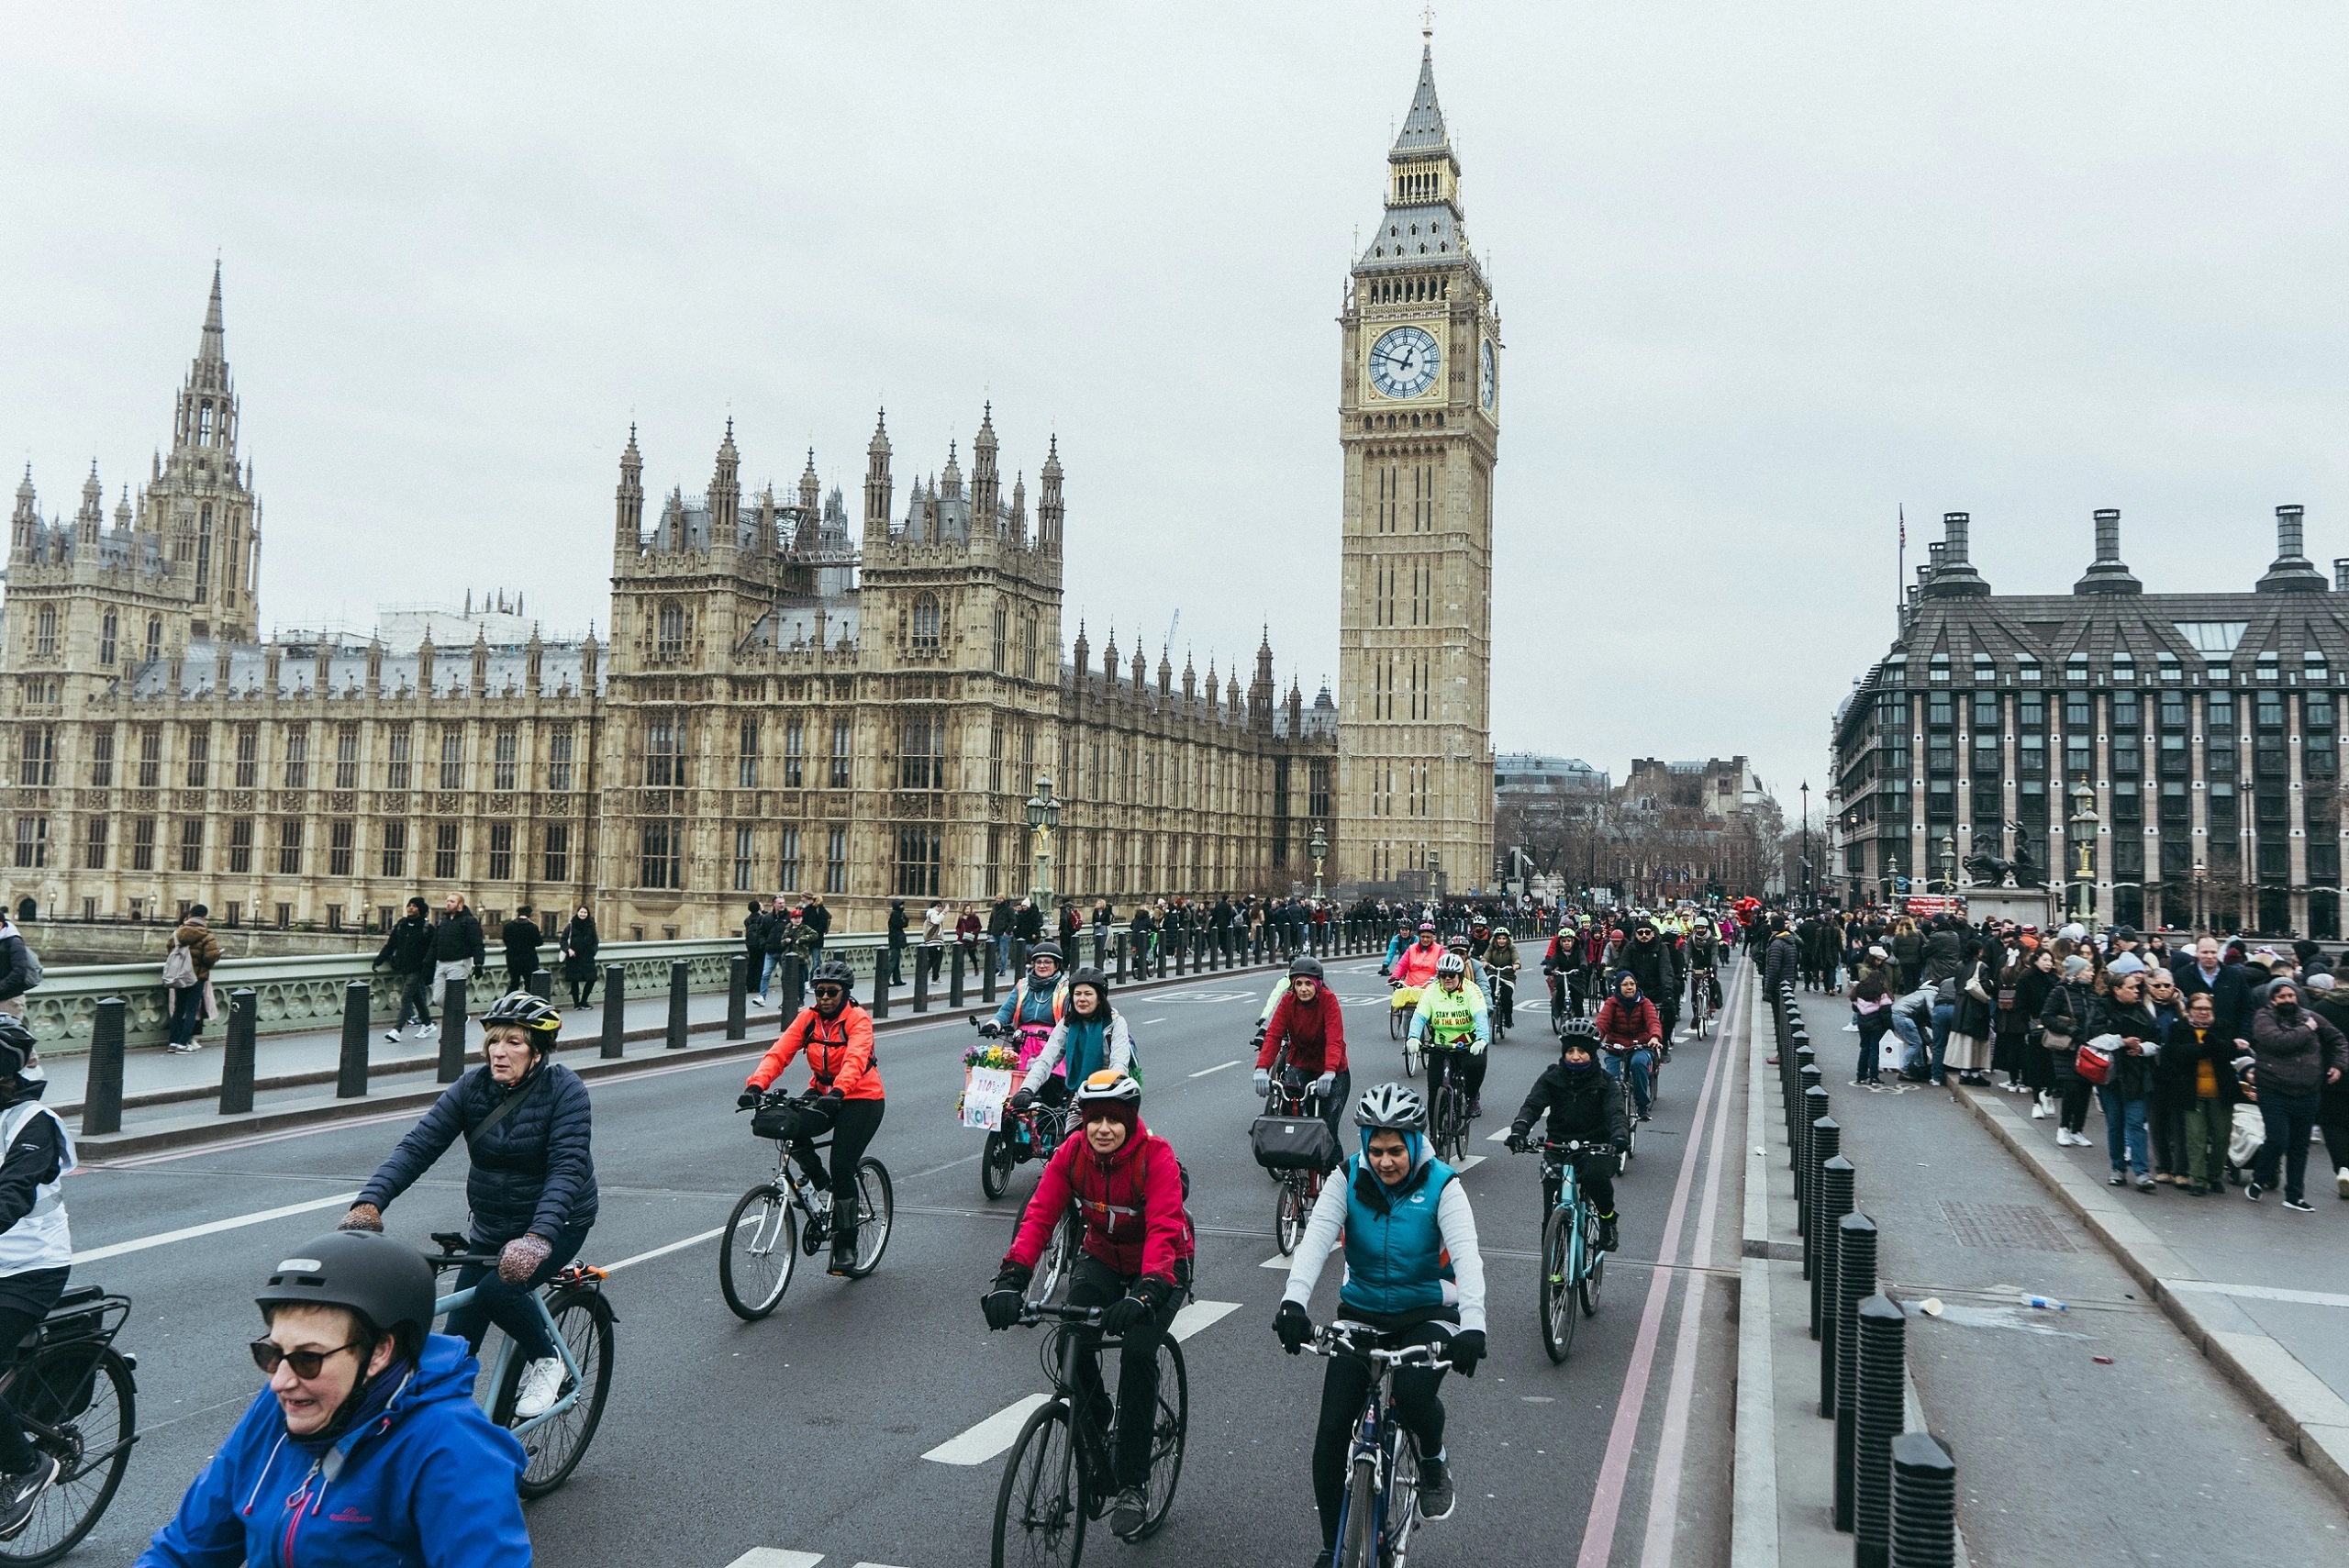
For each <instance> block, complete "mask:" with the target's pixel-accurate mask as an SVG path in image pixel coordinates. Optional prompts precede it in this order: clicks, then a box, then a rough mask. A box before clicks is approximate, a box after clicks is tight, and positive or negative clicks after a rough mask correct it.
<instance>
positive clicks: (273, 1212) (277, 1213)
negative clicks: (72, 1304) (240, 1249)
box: [73, 1192, 359, 1264]
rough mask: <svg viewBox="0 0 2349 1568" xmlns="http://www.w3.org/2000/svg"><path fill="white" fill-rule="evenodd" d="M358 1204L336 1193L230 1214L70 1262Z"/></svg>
mask: <svg viewBox="0 0 2349 1568" xmlns="http://www.w3.org/2000/svg"><path fill="white" fill-rule="evenodd" d="M358 1201H359V1195H358V1194H357V1193H355V1192H348V1193H337V1194H335V1195H333V1196H332V1197H319V1198H312V1199H310V1200H309V1201H308V1202H307V1203H289V1204H284V1205H282V1206H280V1207H276V1208H264V1209H259V1210H256V1211H255V1212H253V1213H251V1214H232V1215H230V1216H229V1217H228V1218H226V1219H214V1220H207V1221H206V1223H204V1224H202V1225H189V1226H185V1227H183V1228H182V1229H177V1230H165V1231H161V1232H159V1233H158V1234H156V1235H153V1236H141V1237H139V1238H137V1239H136V1240H129V1241H117V1242H115V1243H114V1244H113V1245H111V1246H106V1247H92V1248H90V1249H89V1250H88V1251H81V1252H76V1253H74V1254H73V1262H75V1263H76V1264H81V1263H95V1262H98V1261H99V1260H100V1259H102V1258H119V1257H121V1256H122V1255H123V1254H124V1253H126V1252H143V1251H147V1249H148V1248H150V1247H168V1246H170V1245H171V1244H172V1243H173V1242H174V1241H189V1240H195V1238H196V1237H198V1236H217V1235H218V1234H219V1233H220V1232H221V1231H223V1230H241V1229H244V1228H245V1227H246V1226H248V1225H266V1224H268V1223H269V1222H270V1221H271V1220H273V1219H284V1218H286V1217H287V1216H288V1215H295V1214H308V1213H311V1212H312V1211H314V1210H317V1209H321V1208H337V1207H340V1208H349V1207H351V1205H352V1204H354V1203H356V1202H358Z"/></svg>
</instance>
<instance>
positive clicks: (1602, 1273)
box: [1581, 1203, 1607, 1318]
mask: <svg viewBox="0 0 2349 1568" xmlns="http://www.w3.org/2000/svg"><path fill="white" fill-rule="evenodd" d="M1582 1211H1583V1213H1584V1214H1585V1215H1586V1217H1587V1218H1586V1220H1585V1222H1584V1229H1583V1235H1582V1255H1583V1256H1584V1257H1585V1258H1586V1259H1588V1260H1589V1262H1586V1263H1585V1264H1584V1265H1583V1271H1582V1293H1581V1294H1582V1315H1583V1316H1584V1317H1586V1318H1596V1317H1598V1288H1599V1286H1601V1285H1603V1284H1606V1283H1607V1254H1606V1253H1604V1252H1602V1251H1599V1250H1598V1210H1596V1209H1594V1208H1593V1207H1591V1206H1590V1205H1589V1204H1587V1203H1586V1204H1584V1205H1583V1206H1582Z"/></svg>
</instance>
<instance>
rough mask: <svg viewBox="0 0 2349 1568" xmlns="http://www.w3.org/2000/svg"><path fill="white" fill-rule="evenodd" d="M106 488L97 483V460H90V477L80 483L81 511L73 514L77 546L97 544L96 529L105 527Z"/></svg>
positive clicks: (74, 535)
mask: <svg viewBox="0 0 2349 1568" xmlns="http://www.w3.org/2000/svg"><path fill="white" fill-rule="evenodd" d="M105 524H106V487H105V486H104V485H102V484H99V483H98V460H97V459H95V458H92V459H91V460H90V477H89V478H87V479H85V480H83V481H82V509H81V510H80V511H79V512H76V513H75V514H73V539H74V542H75V543H77V544H95V543H97V542H98V529H99V528H102V527H104V526H105Z"/></svg>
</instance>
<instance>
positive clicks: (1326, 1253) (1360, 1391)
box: [1273, 1084, 1485, 1563]
mask: <svg viewBox="0 0 2349 1568" xmlns="http://www.w3.org/2000/svg"><path fill="white" fill-rule="evenodd" d="M1427 1124H1428V1112H1427V1105H1426V1102H1424V1101H1423V1100H1421V1099H1420V1098H1419V1095H1417V1094H1415V1093H1413V1092H1412V1091H1411V1090H1410V1089H1409V1088H1408V1087H1406V1086H1405V1085H1403V1084H1379V1085H1378V1086H1377V1087H1376V1088H1375V1089H1373V1090H1371V1091H1370V1092H1369V1093H1368V1094H1366V1095H1363V1097H1362V1100H1361V1102H1360V1103H1359V1104H1357V1105H1356V1106H1354V1125H1355V1126H1356V1127H1358V1128H1360V1129H1362V1152H1361V1153H1359V1154H1357V1155H1355V1156H1353V1158H1352V1159H1350V1160H1348V1161H1347V1162H1346V1163H1345V1164H1344V1166H1342V1167H1341V1170H1342V1171H1343V1173H1344V1176H1345V1179H1344V1180H1343V1181H1333V1182H1330V1184H1328V1185H1326V1186H1324V1187H1323V1188H1322V1189H1321V1197H1320V1201H1319V1202H1318V1203H1316V1204H1315V1205H1314V1206H1313V1216H1312V1218H1310V1219H1308V1221H1307V1222H1306V1227H1305V1234H1304V1235H1303V1236H1302V1237H1300V1238H1299V1239H1298V1240H1297V1254H1296V1256H1295V1257H1293V1258H1291V1259H1290V1260H1289V1265H1288V1285H1287V1288H1286V1289H1285V1290H1284V1291H1282V1293H1281V1305H1280V1311H1279V1312H1278V1313H1277V1314H1275V1317H1274V1318H1273V1332H1274V1333H1275V1334H1277V1335H1278V1336H1280V1341H1281V1348H1282V1349H1283V1350H1285V1351H1287V1352H1288V1353H1289V1354H1291V1355H1295V1354H1297V1351H1299V1350H1301V1349H1302V1348H1303V1347H1304V1345H1305V1341H1306V1340H1308V1338H1310V1337H1311V1336H1312V1333H1313V1322H1312V1319H1311V1318H1309V1317H1308V1316H1307V1314H1306V1310H1305V1307H1306V1303H1308V1301H1310V1300H1311V1299H1312V1298H1313V1286H1314V1284H1315V1283H1316V1282H1317V1281H1319V1279H1320V1277H1321V1269H1322V1266H1323V1265H1324V1264H1325V1263H1326V1262H1329V1258H1330V1253H1331V1252H1332V1251H1336V1250H1337V1249H1338V1247H1339V1246H1340V1245H1341V1241H1342V1244H1343V1246H1344V1248H1345V1254H1346V1269H1345V1274H1344V1277H1343V1278H1342V1280H1341V1282H1340V1284H1339V1286H1338V1314H1337V1315H1338V1316H1339V1317H1341V1318H1343V1319H1344V1320H1345V1321H1347V1322H1358V1323H1362V1324H1364V1325H1366V1326H1368V1327H1369V1328H1372V1329H1378V1330H1380V1331H1381V1332H1382V1333H1384V1334H1386V1336H1388V1338H1389V1340H1391V1341H1392V1342H1393V1343H1396V1344H1398V1345H1429V1346H1432V1347H1436V1348H1437V1349H1438V1353H1439V1354H1441V1355H1442V1356H1443V1357H1444V1359H1446V1360H1448V1361H1450V1362H1452V1364H1453V1365H1454V1366H1456V1367H1458V1368H1459V1369H1460V1375H1461V1376H1463V1377H1474V1376H1475V1375H1476V1363H1477V1362H1481V1361H1483V1360H1484V1359H1485V1261H1484V1256H1483V1254H1482V1253H1480V1252H1479V1251H1477V1250H1476V1216H1475V1211H1474V1210H1472V1209H1471V1208H1470V1207H1468V1194H1467V1192H1466V1191H1465V1190H1464V1189H1463V1187H1462V1186H1461V1184H1459V1183H1458V1182H1456V1181H1454V1180H1453V1169H1452V1167H1451V1166H1450V1165H1447V1164H1445V1163H1444V1162H1442V1161H1441V1160H1438V1159H1436V1158H1435V1157H1434V1152H1433V1151H1431V1149H1430V1148H1429V1147H1428V1139H1427ZM1370 1375H1371V1374H1370V1367H1369V1365H1368V1364H1367V1363H1366V1362H1362V1361H1360V1360H1357V1359H1355V1358H1353V1357H1351V1356H1332V1357H1331V1358H1330V1368H1329V1371H1328V1372H1327V1373H1324V1374H1323V1375H1322V1379H1321V1419H1320V1424H1319V1427H1318V1428H1317V1429H1316V1430H1315V1432H1314V1436H1313V1501H1314V1504H1315V1506H1316V1507H1318V1508H1319V1511H1320V1515H1321V1551H1320V1554H1319V1556H1317V1557H1316V1558H1315V1559H1314V1561H1315V1562H1318V1563H1327V1562H1329V1561H1330V1556H1331V1554H1332V1553H1333V1552H1334V1551H1336V1550H1337V1544H1338V1509H1339V1506H1340V1503H1341V1500H1342V1498H1343V1496H1344V1492H1345V1483H1346V1473H1345V1472H1346V1451H1347V1449H1348V1448H1349V1446H1350V1445H1351V1444H1352V1441H1353V1425H1354V1418H1355V1417H1356V1416H1358V1415H1359V1414H1361V1411H1362V1407H1363V1400H1364V1396H1366V1395H1367V1394H1368V1393H1369V1390H1370ZM1442 1385H1443V1373H1442V1372H1440V1371H1437V1370H1435V1369H1433V1368H1430V1367H1402V1368H1398V1369H1397V1371H1396V1373H1395V1407H1396V1411H1397V1414H1398V1415H1399V1416H1400V1417H1401V1418H1402V1422H1403V1426H1404V1428H1405V1429H1407V1430H1408V1431H1409V1432H1410V1434H1411V1436H1412V1437H1413V1438H1414V1439H1415V1440H1417V1441H1418V1443H1419V1517H1420V1518H1426V1519H1442V1518H1449V1517H1450V1516H1451V1514H1452V1504H1453V1482H1452V1462H1451V1456H1450V1455H1449V1454H1448V1453H1447V1452H1446V1451H1445V1449H1444V1442H1443V1401H1442V1400H1441V1399H1440V1398H1438V1397H1437V1395H1438V1393H1439V1392H1440V1391H1441V1389H1442Z"/></svg>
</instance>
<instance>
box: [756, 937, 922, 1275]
mask: <svg viewBox="0 0 2349 1568" xmlns="http://www.w3.org/2000/svg"><path fill="white" fill-rule="evenodd" d="M855 986H856V976H855V975H854V974H852V973H850V971H849V967H848V965H847V964H845V963H842V962H841V961H840V960H838V959H836V958H835V959H827V960H826V961H825V962H822V963H819V964H818V965H817V966H816V973H815V975H814V976H813V977H812V979H811V980H810V982H809V988H810V989H811V990H812V991H814V992H815V995H816V1002H815V1005H814V1006H811V1007H807V1008H806V1009H804V1010H802V1011H801V1013H800V1015H799V1016H798V1017H797V1018H794V1019H792V1020H791V1023H790V1026H789V1027H788V1028H786V1029H785V1030H784V1031H783V1033H782V1034H781V1035H780V1036H779V1037H777V1039H776V1040H775V1042H774V1045H773V1046H772V1047H770V1048H769V1049H768V1051H767V1053H766V1055H765V1056H764V1057H763V1058H762V1059H761V1060H760V1062H759V1065H758V1068H757V1070H756V1071H754V1072H752V1073H751V1076H750V1077H749V1078H748V1079H747V1080H746V1081H745V1082H744V1084H743V1089H742V1093H741V1095H740V1096H739V1097H738V1098H737V1099H736V1100H735V1102H734V1103H735V1104H736V1105H738V1106H741V1107H742V1108H743V1109H745V1110H748V1109H750V1108H751V1107H752V1106H756V1105H757V1104H758V1103H759V1096H760V1095H762V1094H763V1093H765V1092H766V1089H767V1087H768V1085H770V1084H773V1083H774V1081H775V1080H776V1079H777V1078H780V1077H782V1076H783V1071H784V1069H785V1068H786V1067H788V1066H790V1065H791V1059H792V1058H793V1057H795V1056H796V1055H798V1054H799V1053H800V1052H801V1051H806V1052H807V1090H806V1091H805V1092H804V1093H803V1094H802V1095H800V1097H799V1098H800V1104H802V1105H804V1106H807V1107H808V1108H809V1109H811V1110H814V1111H815V1112H816V1113H817V1114H818V1115H819V1116H822V1117H824V1118H827V1119H828V1120H829V1121H830V1123H831V1127H832V1169H831V1174H830V1176H829V1178H827V1177H826V1175H825V1173H824V1165H823V1162H822V1161H820V1160H818V1158H817V1157H816V1145H815V1143H814V1141H813V1140H812V1139H810V1138H807V1137H800V1138H796V1139H794V1140H792V1143H791V1157H792V1159H793V1160H794V1161H796V1162H797V1163H798V1165H799V1173H800V1174H801V1175H803V1176H806V1177H807V1184H808V1185H809V1186H811V1187H814V1188H815V1189H816V1190H817V1191H818V1192H819V1193H821V1192H829V1193H830V1194H831V1195H832V1266H831V1272H832V1273H836V1274H843V1273H847V1272H848V1271H849V1270H850V1268H852V1266H854V1264H855V1262H856V1166H857V1162H859V1161H860V1160H863V1158H864V1151H865V1147H866V1145H868V1144H870V1143H871V1142H872V1141H873V1135H874V1133H876V1132H878V1131H880V1130H881V1118H882V1115H883V1113H884V1112H885V1110H886V1109H887V1108H888V1102H887V1101H886V1100H885V1098H884V1097H883V1095H882V1093H881V1068H880V1063H879V1062H876V1061H874V1055H873V1015H872V1014H870V1013H868V1012H866V1011H865V1010H864V1009H863V1007H860V1006H857V1005H856V997H855V996H854V995H852V993H853V991H854V989H855Z"/></svg>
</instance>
